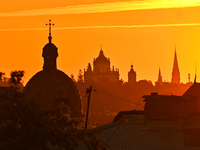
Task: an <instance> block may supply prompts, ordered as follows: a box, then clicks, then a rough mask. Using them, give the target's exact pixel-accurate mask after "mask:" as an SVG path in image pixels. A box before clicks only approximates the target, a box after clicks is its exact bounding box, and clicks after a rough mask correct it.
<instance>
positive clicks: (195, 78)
mask: <svg viewBox="0 0 200 150" xmlns="http://www.w3.org/2000/svg"><path fill="white" fill-rule="evenodd" d="M196 80H197V61H196V68H195V77H194V83H196V82H197V81H196Z"/></svg>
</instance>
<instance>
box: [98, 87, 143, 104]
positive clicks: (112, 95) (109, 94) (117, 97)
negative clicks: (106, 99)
mask: <svg viewBox="0 0 200 150" xmlns="http://www.w3.org/2000/svg"><path fill="white" fill-rule="evenodd" d="M95 90H96V89H95ZM100 90H102V91H103V92H102V91H98V92H100V93H102V94H106V95H108V96H111V97H114V98H116V99H120V100H123V101H125V102H128V103H131V104H135V105H139V104H138V103H134V102H130V101H129V100H127V99H124V98H121V97H119V96H116V95H114V94H112V93H110V92H107V91H105V90H103V89H100ZM96 91H97V90H96ZM140 106H143V105H140Z"/></svg>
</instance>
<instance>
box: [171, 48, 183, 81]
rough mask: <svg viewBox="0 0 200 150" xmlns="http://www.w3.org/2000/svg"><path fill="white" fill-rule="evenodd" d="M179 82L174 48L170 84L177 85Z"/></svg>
mask: <svg viewBox="0 0 200 150" xmlns="http://www.w3.org/2000/svg"><path fill="white" fill-rule="evenodd" d="M180 80H181V79H180V72H179V67H178V60H177V55H176V48H175V54H174V65H173V70H172V79H171V83H178V84H180Z"/></svg>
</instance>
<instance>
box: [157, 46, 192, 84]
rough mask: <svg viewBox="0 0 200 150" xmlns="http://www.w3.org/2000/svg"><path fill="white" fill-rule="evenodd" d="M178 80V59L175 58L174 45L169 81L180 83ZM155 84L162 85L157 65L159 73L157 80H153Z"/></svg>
mask: <svg viewBox="0 0 200 150" xmlns="http://www.w3.org/2000/svg"><path fill="white" fill-rule="evenodd" d="M180 80H181V78H180V71H179V67H178V59H177V54H176V47H175V54H174V64H173V69H172V78H171V83H175V84H180V83H181V82H180ZM189 82H190V81H189ZM155 85H156V86H160V85H163V81H162V76H161V70H160V67H159V73H158V80H157V81H156V82H155Z"/></svg>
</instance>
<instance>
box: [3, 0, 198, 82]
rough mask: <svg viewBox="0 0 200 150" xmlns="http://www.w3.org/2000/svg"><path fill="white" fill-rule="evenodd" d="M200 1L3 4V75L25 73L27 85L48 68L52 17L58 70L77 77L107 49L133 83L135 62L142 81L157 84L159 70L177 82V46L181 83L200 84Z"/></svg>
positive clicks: (89, 0) (58, 0) (123, 75)
mask: <svg viewBox="0 0 200 150" xmlns="http://www.w3.org/2000/svg"><path fill="white" fill-rule="evenodd" d="M199 14H200V2H198V0H190V1H189V0H188V1H187V0H173V1H172V0H168V1H166V0H157V1H155V0H143V1H141V0H140V1H128V0H127V1H120V0H95V2H94V1H92V0H81V2H80V1H77V0H74V1H71V2H68V1H63V0H56V1H55V0H54V1H53V0H48V1H47V0H43V1H39V0H34V1H27V0H26V1H25V0H18V1H13V3H12V4H11V2H10V1H4V2H3V4H1V5H0V21H1V23H0V50H1V59H0V64H1V65H0V68H1V69H0V71H3V72H5V73H6V76H9V74H10V71H14V70H25V72H26V75H25V76H26V78H25V83H26V82H27V81H28V80H29V79H30V78H31V77H32V76H33V75H34V74H35V73H36V72H38V71H40V70H41V69H42V66H43V58H42V48H43V47H44V45H45V44H46V43H47V42H48V27H46V26H45V24H46V23H48V20H49V19H52V22H53V23H55V26H54V27H53V30H52V36H53V40H52V42H53V43H54V44H55V45H56V46H57V47H58V53H59V57H58V59H57V67H58V69H60V70H62V71H64V72H65V73H66V74H68V75H69V76H70V74H74V75H75V77H77V74H78V70H79V69H82V70H84V68H86V67H87V64H88V63H89V62H90V63H92V62H93V58H96V57H97V56H98V54H99V51H100V45H103V51H104V53H105V56H106V57H108V58H110V60H111V66H113V65H114V66H115V67H116V68H119V71H120V78H122V79H123V80H125V81H127V73H128V71H129V70H130V65H131V64H133V66H134V70H135V71H136V73H137V80H141V79H147V80H152V82H153V83H154V82H155V81H156V80H157V77H158V69H159V66H160V68H161V74H162V76H163V80H165V81H171V72H172V66H173V59H174V49H175V45H176V49H177V56H178V63H179V69H180V74H181V82H183V83H186V82H187V81H188V73H190V74H191V80H193V78H194V74H195V68H196V62H197V81H200V69H198V68H200V67H199V66H200V16H199Z"/></svg>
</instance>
